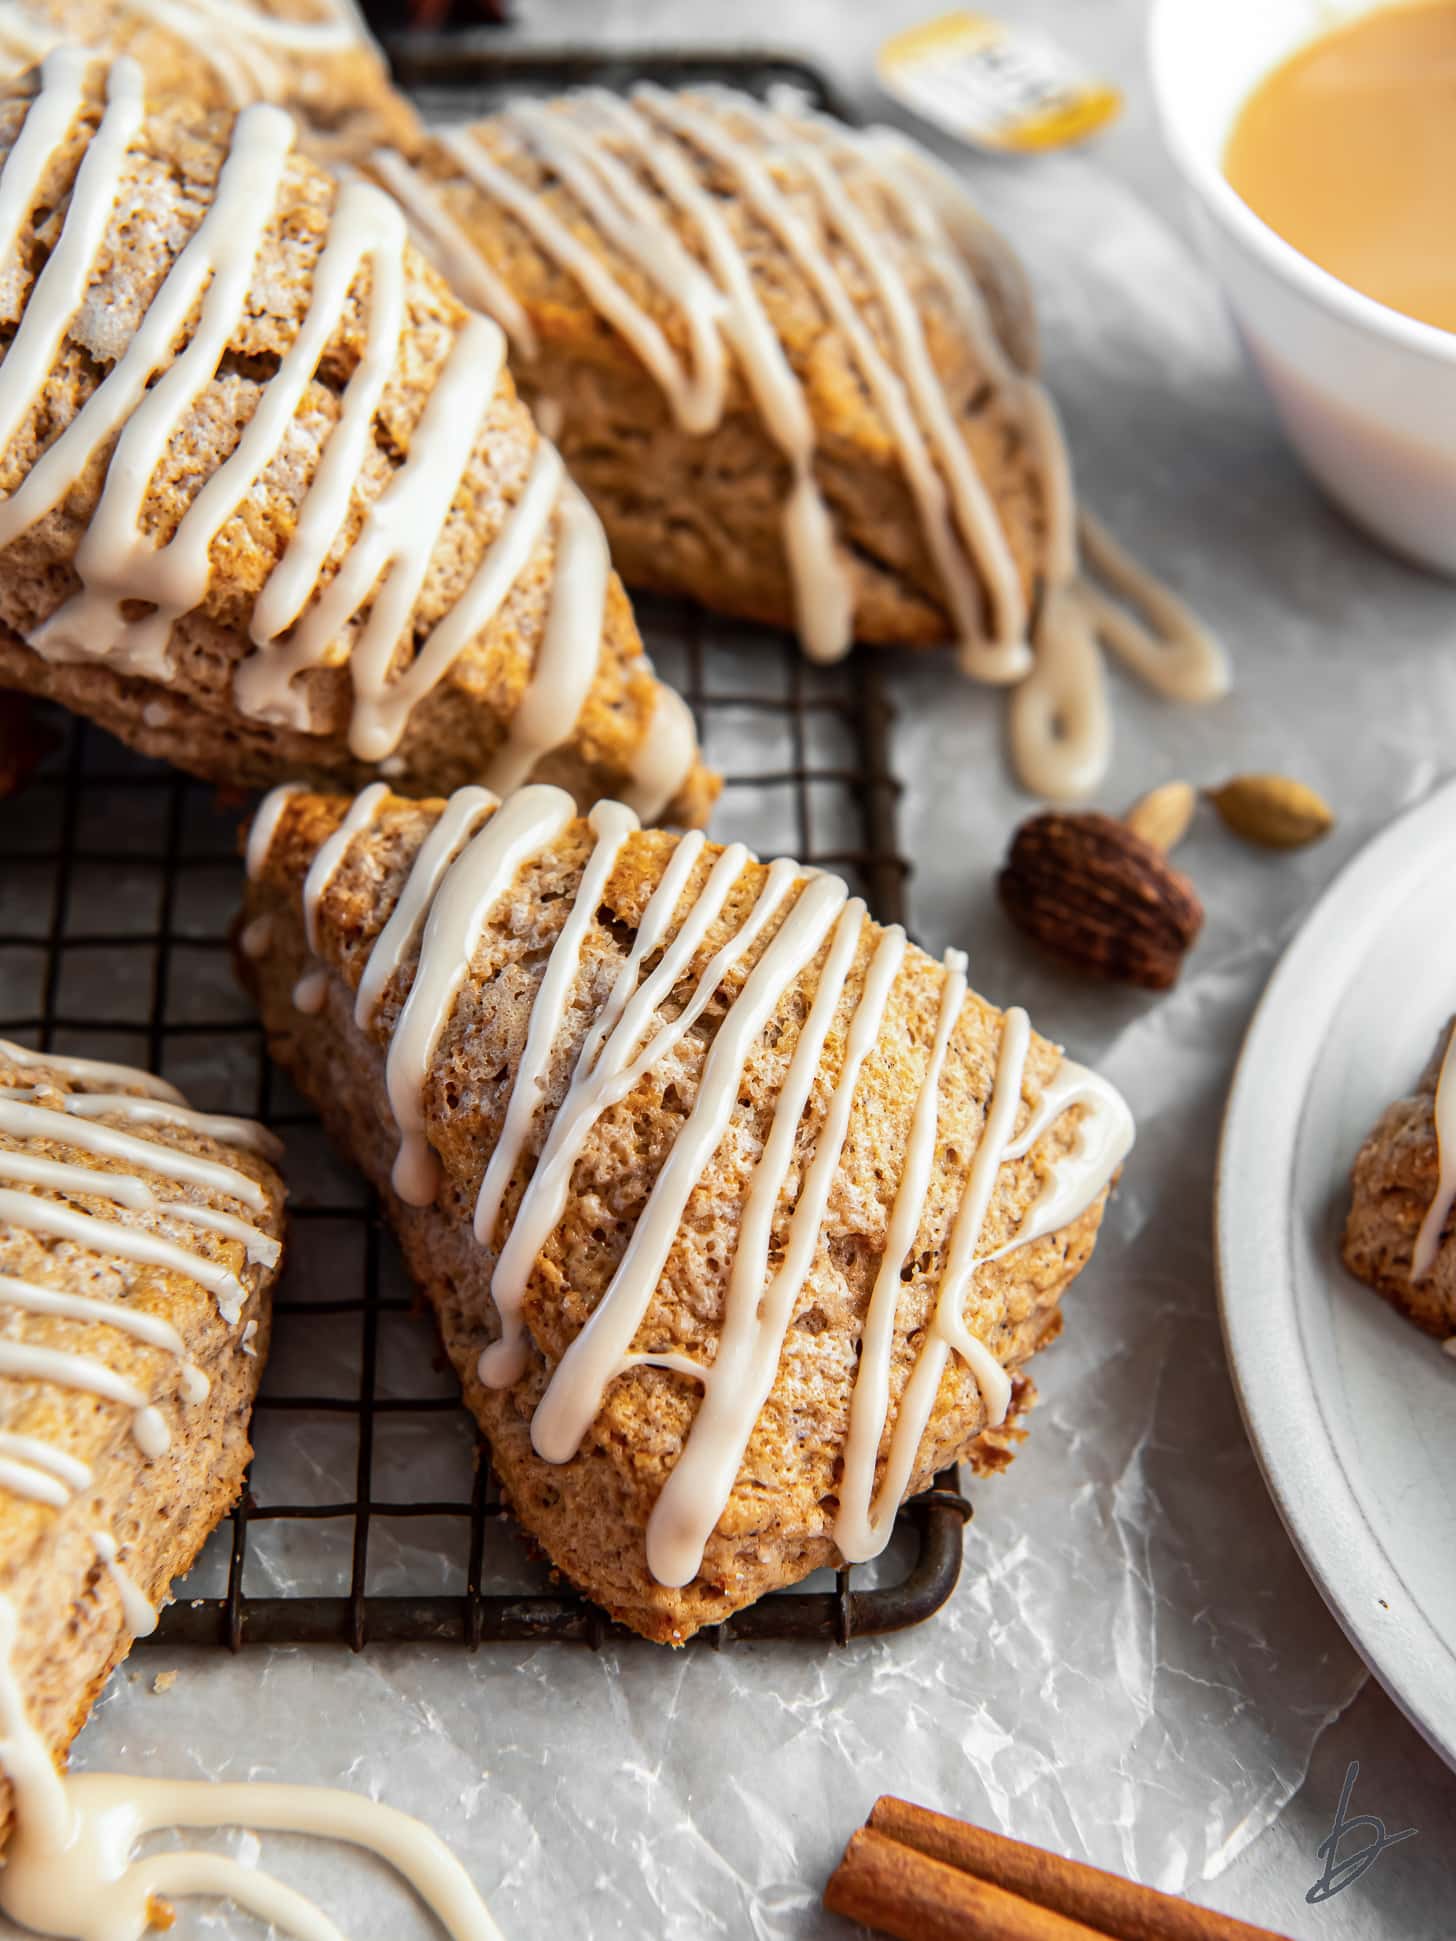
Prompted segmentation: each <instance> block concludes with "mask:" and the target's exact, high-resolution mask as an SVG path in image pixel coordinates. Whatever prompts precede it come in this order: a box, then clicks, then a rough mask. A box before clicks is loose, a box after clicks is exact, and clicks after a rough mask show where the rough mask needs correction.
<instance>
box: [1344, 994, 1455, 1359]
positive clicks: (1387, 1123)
mask: <svg viewBox="0 0 1456 1941" xmlns="http://www.w3.org/2000/svg"><path fill="white" fill-rule="evenodd" d="M1351 1189H1352V1197H1351V1202H1350V1214H1349V1218H1348V1219H1347V1221H1346V1222H1345V1239H1344V1256H1345V1265H1346V1266H1347V1267H1348V1268H1349V1269H1350V1272H1351V1273H1352V1274H1356V1275H1358V1276H1359V1278H1360V1279H1361V1280H1362V1281H1368V1282H1369V1284H1370V1285H1371V1287H1373V1288H1374V1289H1375V1291H1376V1293H1377V1294H1380V1295H1382V1296H1383V1297H1384V1298H1385V1299H1386V1300H1387V1301H1389V1302H1390V1304H1391V1306H1392V1307H1394V1308H1397V1309H1399V1311H1400V1312H1401V1313H1402V1314H1404V1315H1405V1316H1406V1317H1407V1318H1408V1319H1409V1320H1411V1321H1414V1322H1415V1324H1416V1326H1417V1327H1418V1328H1424V1329H1425V1330H1426V1332H1427V1334H1433V1335H1437V1336H1439V1337H1440V1338H1441V1340H1442V1341H1444V1342H1445V1344H1446V1348H1447V1351H1448V1352H1450V1353H1456V1345H1453V1344H1456V1218H1453V1208H1456V1020H1453V1021H1452V1023H1451V1024H1448V1025H1447V1026H1446V1027H1445V1028H1444V1029H1443V1030H1442V1032H1441V1035H1440V1038H1439V1039H1438V1040H1437V1043H1436V1049H1435V1051H1434V1052H1433V1053H1432V1055H1431V1060H1430V1063H1429V1064H1428V1065H1427V1066H1426V1069H1425V1070H1424V1072H1422V1074H1421V1077H1420V1082H1419V1084H1418V1085H1417V1086H1416V1089H1415V1091H1414V1092H1413V1093H1412V1094H1411V1095H1410V1096H1409V1097H1408V1098H1402V1099H1397V1100H1396V1101H1395V1103H1394V1104H1393V1105H1391V1106H1389V1107H1388V1108H1387V1110H1386V1112H1385V1113H1384V1115H1383V1116H1382V1118H1381V1120H1380V1123H1379V1124H1378V1125H1377V1126H1376V1127H1375V1130H1374V1131H1373V1132H1372V1133H1371V1134H1370V1137H1369V1138H1368V1139H1367V1140H1366V1141H1365V1144H1364V1145H1363V1146H1362V1147H1361V1148H1360V1154H1359V1157H1358V1158H1357V1159H1356V1161H1355V1167H1354V1172H1353V1173H1352V1175H1351Z"/></svg>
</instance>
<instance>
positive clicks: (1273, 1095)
mask: <svg viewBox="0 0 1456 1941" xmlns="http://www.w3.org/2000/svg"><path fill="white" fill-rule="evenodd" d="M1453 883H1456V783H1449V784H1447V785H1446V786H1445V787H1444V788H1442V789H1440V790H1439V791H1438V792H1437V793H1436V794H1435V795H1433V796H1431V797H1430V798H1429V799H1428V800H1427V801H1425V802H1423V803H1422V804H1421V805H1420V806H1419V807H1418V808H1416V809H1413V810H1412V811H1410V813H1409V814H1407V815H1404V816H1402V817H1401V818H1400V819H1399V820H1398V821H1397V822H1395V823H1393V824H1392V825H1391V827H1390V828H1388V829H1387V830H1385V831H1384V833H1383V834H1382V835H1380V836H1378V837H1377V838H1376V839H1375V841H1374V842H1372V843H1371V844H1370V846H1369V847H1368V848H1367V849H1366V850H1364V851H1363V852H1362V854H1361V855H1359V856H1358V857H1357V858H1356V859H1355V861H1354V862H1353V863H1352V864H1350V866H1349V867H1348V868H1347V869H1346V870H1345V871H1344V872H1343V874H1342V875H1340V876H1339V877H1338V878H1337V879H1336V881H1335V883H1334V884H1333V885H1332V887H1331V888H1330V889H1329V890H1328V891H1327V892H1326V894H1325V895H1324V897H1323V898H1322V899H1321V900H1320V902H1319V903H1318V904H1317V905H1316V906H1315V909H1314V911H1313V912H1312V914H1311V915H1310V917H1309V919H1308V921H1307V922H1306V923H1305V925H1304V928H1303V929H1302V930H1301V932H1300V933H1299V935H1298V937H1297V938H1296V939H1295V941H1294V943H1293V944H1292V945H1291V946H1290V948H1289V949H1288V951H1287V952H1286V953H1285V956H1284V959H1283V962H1282V963H1281V964H1280V966H1279V968H1278V970H1277V971H1276V972H1275V974H1274V976H1273V978H1272V979H1271V981H1270V984H1269V988H1268V990H1267V991H1266V992H1265V994H1264V997H1263V1000H1262V1002H1261V1003H1260V1005H1259V1008H1258V1010H1257V1012H1256V1013H1255V1015H1254V1021H1253V1024H1252V1025H1251V1026H1250V1029H1249V1034H1248V1037H1247V1039H1246V1040H1245V1043H1244V1050H1243V1054H1242V1056H1241V1058H1240V1061H1239V1067H1238V1071H1237V1073H1236V1074H1235V1078H1234V1086H1233V1091H1232V1093H1231V1095H1230V1098H1229V1105H1228V1114H1227V1118H1226V1120H1225V1123H1224V1132H1223V1145H1222V1150H1221V1152H1220V1155H1219V1169H1218V1198H1217V1210H1216V1222H1217V1240H1218V1264H1219V1282H1220V1298H1221V1303H1222V1309H1223V1325H1224V1338H1225V1341H1226V1343H1227V1346H1228V1353H1229V1361H1230V1364H1231V1367H1232V1369H1233V1376H1234V1383H1235V1386H1236V1388H1237V1390H1238V1395H1239V1402H1240V1406H1241V1407H1242V1409H1243V1412H1244V1420H1245V1423H1246V1424H1247V1426H1248V1431H1249V1436H1250V1439H1251V1441H1252V1442H1253V1445H1254V1450H1255V1453H1256V1454H1257V1456H1258V1458H1259V1462H1260V1464H1261V1465H1262V1467H1263V1470H1264V1475H1265V1478H1266V1480H1267V1481H1268V1484H1269V1488H1270V1490H1271V1492H1272V1493H1273V1496H1274V1501H1275V1503H1276V1504H1277V1505H1278V1507H1279V1512H1280V1514H1281V1515H1282V1517H1283V1518H1284V1521H1285V1523H1286V1525H1287V1526H1288V1529H1289V1533H1290V1535H1291V1536H1292V1537H1293V1539H1294V1542H1295V1544H1296V1546H1297V1547H1298V1549H1299V1552H1300V1554H1301V1556H1302V1557H1303V1559H1304V1562H1305V1564H1306V1566H1307V1567H1308V1569H1309V1572H1310V1574H1311V1576H1312V1577H1313V1578H1314V1580H1315V1583H1316V1584H1317V1585H1318V1586H1319V1588H1320V1591H1321V1592H1322V1593H1323V1595H1324V1597H1325V1599H1326V1601H1327V1602H1328V1604H1329V1606H1330V1608H1331V1610H1332V1611H1333V1612H1334V1613H1335V1616H1336V1617H1337V1618H1338V1619H1339V1620H1340V1622H1341V1624H1342V1625H1343V1626H1344V1628H1345V1630H1346V1631H1347V1632H1348V1634H1349V1636H1350V1639H1351V1641H1352V1643H1353V1644H1354V1645H1355V1647H1356V1649H1357V1650H1358V1651H1359V1652H1360V1654H1361V1655H1362V1657H1363V1658H1364V1659H1365V1661H1366V1663H1367V1664H1368V1665H1369V1666H1370V1668H1371V1670H1372V1671H1373V1672H1374V1673H1375V1675H1376V1676H1377V1678H1379V1680H1380V1682H1381V1683H1382V1684H1383V1685H1384V1686H1385V1688H1386V1690H1387V1691H1388V1692H1389V1693H1390V1695H1391V1697H1392V1698H1394V1699H1395V1701H1396V1703H1397V1704H1398V1705H1400V1706H1401V1707H1402V1709H1403V1710H1404V1711H1405V1712H1406V1713H1407V1714H1408V1715H1409V1717H1410V1718H1411V1720H1412V1721H1413V1723H1414V1724H1415V1725H1417V1726H1418V1727H1419V1728H1420V1730H1421V1731H1422V1732H1423V1733H1424V1734H1425V1735H1426V1737H1427V1738H1428V1739H1429V1740H1430V1742H1431V1744H1432V1745H1433V1746H1434V1747H1435V1748H1436V1750H1437V1751H1438V1752H1439V1753H1440V1754H1441V1755H1442V1757H1443V1758H1444V1759H1446V1760H1447V1762H1448V1763H1449V1764H1451V1765H1453V1766H1456V1360H1452V1359H1451V1358H1450V1357H1449V1356H1447V1355H1444V1354H1443V1353H1442V1352H1441V1349H1440V1346H1439V1344H1438V1343H1437V1342H1435V1341H1433V1340H1431V1339H1430V1338H1429V1337H1428V1336H1426V1335H1424V1334H1422V1333H1421V1332H1420V1331H1419V1330H1418V1329H1416V1328H1413V1327H1412V1326H1411V1325H1410V1323H1409V1322H1407V1321H1405V1320H1403V1319H1402V1318H1401V1317H1400V1316H1399V1315H1398V1314H1397V1313H1396V1312H1395V1311H1394V1309H1392V1308H1390V1307H1388V1306H1387V1305H1386V1303H1385V1302H1383V1301H1381V1300H1380V1299H1378V1298H1377V1296H1376V1295H1374V1294H1373V1293H1372V1292H1371V1291H1370V1290H1369V1289H1368V1288H1366V1287H1364V1286H1363V1285H1362V1284H1361V1283H1360V1282H1358V1281H1356V1280H1354V1279H1353V1278H1352V1277H1351V1276H1350V1275H1349V1274H1348V1273H1347V1272H1346V1271H1345V1269H1344V1267H1343V1266H1342V1264H1341V1262H1340V1253H1339V1239H1340V1229H1341V1224H1342V1222H1343V1219H1344V1215H1345V1208H1346V1204H1347V1199H1348V1188H1347V1181H1348V1177H1349V1171H1350V1165H1351V1162H1352V1160H1353V1159H1354V1157H1355V1154H1356V1152H1357V1151H1358V1149H1359V1146H1360V1142H1361V1140H1362V1139H1363V1138H1364V1137H1365V1134H1366V1133H1367V1132H1368V1131H1369V1130H1370V1128H1371V1126H1372V1125H1374V1123H1375V1121H1376V1119H1377V1118H1378V1117H1379V1116H1380V1113H1381V1112H1382V1111H1383V1110H1384V1108H1385V1107H1386V1105H1388V1104H1389V1103H1390V1101H1391V1100H1392V1099H1393V1098H1396V1097H1398V1096H1399V1095H1400V1094H1402V1093H1404V1092H1406V1091H1408V1090H1409V1089H1410V1087H1411V1086H1412V1085H1413V1083H1414V1081H1415V1079H1416V1076H1417V1074H1418V1073H1419V1072H1420V1071H1421V1069H1422V1068H1423V1067H1424V1065H1425V1062H1426V1060H1427V1058H1428V1057H1429V1056H1430V1053H1431V1050H1432V1047H1433V1046H1434V1044H1435V1041H1436V1036H1437V1033H1438V1032H1439V1030H1440V1028H1441V1026H1442V1024H1443V1023H1444V1022H1445V1021H1446V1019H1447V1018H1449V1017H1450V1016H1451V1014H1452V1012H1453V1011H1456V910H1453V901H1452V885H1453Z"/></svg>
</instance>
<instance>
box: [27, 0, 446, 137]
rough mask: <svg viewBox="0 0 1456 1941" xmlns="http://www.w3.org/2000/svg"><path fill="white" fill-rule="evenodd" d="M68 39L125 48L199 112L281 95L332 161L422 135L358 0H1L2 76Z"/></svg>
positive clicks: (111, 49) (162, 93) (168, 96)
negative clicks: (151, 0)
mask: <svg viewBox="0 0 1456 1941" xmlns="http://www.w3.org/2000/svg"><path fill="white" fill-rule="evenodd" d="M65 41H69V42H70V43H71V44H72V45H73V46H76V47H88V48H94V49H96V50H98V51H100V52H104V53H107V54H129V55H130V56H131V57H132V58H133V59H134V60H135V61H136V62H137V63H138V65H139V66H140V67H141V69H142V72H143V73H144V74H145V75H146V79H147V86H148V88H149V89H150V91H151V93H152V94H153V96H154V97H155V98H156V99H157V100H158V101H185V102H186V103H187V104H188V107H189V108H190V109H191V110H192V112H193V114H194V115H197V114H201V113H203V112H205V111H207V110H208V109H212V108H240V107H242V106H243V105H244V104H245V103H247V102H249V101H273V102H276V103H277V104H278V106H279V107H280V108H288V109H291V110H292V112H293V113H295V114H296V115H297V116H298V118H299V120H300V121H301V122H302V123H303V144H304V146H305V147H306V148H308V149H309V151H310V152H311V153H312V154H315V155H323V156H327V157H328V158H329V159H330V160H331V161H344V160H348V159H350V158H353V159H355V160H358V159H359V158H361V157H362V156H363V155H365V154H366V153H367V152H368V151H369V150H370V149H371V148H373V147H376V146H377V145H378V144H379V143H380V142H388V143H390V144H391V146H393V147H398V148H403V149H411V148H413V146H414V145H415V143H416V142H417V141H418V140H419V137H420V124H419V120H418V117H417V116H416V114H415V111H414V109H413V108H412V107H411V106H410V104H409V102H408V101H406V99H405V98H404V96H403V95H402V94H401V93H400V92H399V90H398V89H397V88H395V87H394V86H393V85H392V84H391V82H390V79H389V69H388V68H387V66H386V65H385V61H384V55H383V54H382V52H381V51H380V49H379V47H378V45H377V44H376V43H375V41H374V40H373V38H372V37H371V35H370V33H369V30H368V28H367V27H366V26H365V24H364V17H363V14H362V13H360V12H359V11H358V9H357V8H355V7H354V6H353V5H352V3H351V0H267V4H261V0H165V4H164V5H161V6H156V5H149V4H147V0H141V3H140V4H138V0H0V77H3V78H5V79H9V78H11V77H12V76H14V75H17V74H21V73H23V72H24V71H25V69H26V68H28V67H30V66H31V65H32V64H33V63H34V62H36V61H38V60H40V59H41V57H42V56H43V55H45V54H48V53H49V52H50V50H51V49H52V48H53V47H56V46H58V45H60V44H61V43H62V42H65Z"/></svg>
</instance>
